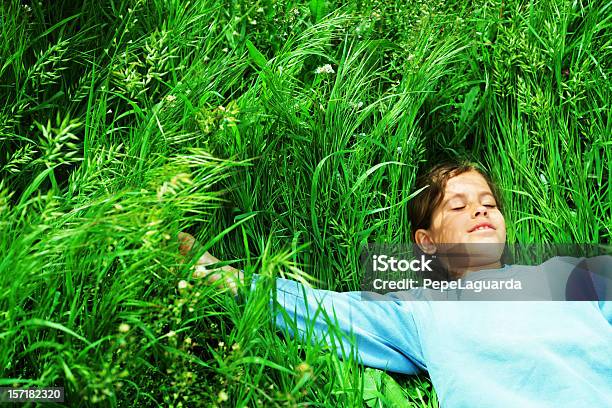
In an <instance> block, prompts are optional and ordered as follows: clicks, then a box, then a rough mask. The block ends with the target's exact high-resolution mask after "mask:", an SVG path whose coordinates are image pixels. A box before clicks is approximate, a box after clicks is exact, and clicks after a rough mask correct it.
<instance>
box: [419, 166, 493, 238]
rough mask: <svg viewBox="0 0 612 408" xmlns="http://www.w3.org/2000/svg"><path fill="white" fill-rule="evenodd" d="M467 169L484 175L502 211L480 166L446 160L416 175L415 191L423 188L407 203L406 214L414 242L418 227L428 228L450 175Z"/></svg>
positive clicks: (464, 171) (456, 174)
mask: <svg viewBox="0 0 612 408" xmlns="http://www.w3.org/2000/svg"><path fill="white" fill-rule="evenodd" d="M469 171H476V172H478V173H480V174H481V175H482V177H484V179H485V180H486V182H487V184H488V185H489V188H490V189H491V192H492V193H493V197H495V201H496V202H497V208H499V210H500V211H502V202H501V199H500V195H499V191H498V189H497V186H496V185H495V184H494V183H493V182H492V181H491V178H490V177H489V176H488V175H487V174H486V173H485V172H484V170H482V168H481V167H480V166H479V165H478V164H476V163H472V162H469V161H461V162H446V163H442V164H438V165H435V166H434V167H432V168H430V169H429V170H427V171H426V172H424V173H421V174H419V175H417V179H416V183H415V191H418V190H420V189H422V188H424V190H423V191H421V192H420V193H418V194H417V195H416V196H415V197H414V198H413V199H412V200H410V201H409V203H408V216H409V217H410V238H411V239H412V242H415V240H414V236H415V233H416V231H417V230H418V229H421V228H422V229H428V228H429V227H430V225H431V218H432V216H433V213H434V211H435V210H436V208H438V206H439V205H440V203H441V202H442V199H443V198H444V190H445V188H446V183H447V181H448V180H449V179H451V178H452V177H455V176H458V175H459V174H462V173H467V172H469Z"/></svg>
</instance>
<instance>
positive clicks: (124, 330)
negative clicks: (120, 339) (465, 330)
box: [119, 323, 130, 333]
mask: <svg viewBox="0 0 612 408" xmlns="http://www.w3.org/2000/svg"><path fill="white" fill-rule="evenodd" d="M129 331H130V325H129V324H127V323H121V324H120V325H119V332H121V333H127V332H129Z"/></svg>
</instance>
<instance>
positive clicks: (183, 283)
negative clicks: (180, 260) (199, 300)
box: [178, 279, 189, 289]
mask: <svg viewBox="0 0 612 408" xmlns="http://www.w3.org/2000/svg"><path fill="white" fill-rule="evenodd" d="M188 286H189V283H188V282H187V281H186V280H184V279H182V280H180V281H179V283H178V288H179V289H187V287H188Z"/></svg>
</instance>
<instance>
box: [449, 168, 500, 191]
mask: <svg viewBox="0 0 612 408" xmlns="http://www.w3.org/2000/svg"><path fill="white" fill-rule="evenodd" d="M481 192H488V193H492V192H491V189H490V188H489V184H488V183H487V181H486V180H485V178H484V177H483V176H482V174H480V173H478V172H477V171H473V170H472V171H468V172H465V173H461V174H459V175H457V176H455V177H452V178H450V179H448V181H447V182H446V188H445V189H444V195H445V196H448V195H451V194H461V193H463V194H468V193H481Z"/></svg>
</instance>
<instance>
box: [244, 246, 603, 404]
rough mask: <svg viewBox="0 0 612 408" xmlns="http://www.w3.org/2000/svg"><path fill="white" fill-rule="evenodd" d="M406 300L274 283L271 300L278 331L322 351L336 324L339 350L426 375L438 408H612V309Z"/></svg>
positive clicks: (482, 274)
mask: <svg viewBox="0 0 612 408" xmlns="http://www.w3.org/2000/svg"><path fill="white" fill-rule="evenodd" d="M581 259H584V258H581ZM608 259H609V257H608ZM578 261H579V259H578V258H552V259H551V260H549V261H547V262H545V263H543V264H542V265H539V266H535V267H534V266H523V265H513V266H505V267H504V268H502V269H497V270H486V271H479V272H473V273H471V274H469V275H468V276H469V277H470V278H471V279H474V278H477V279H486V278H487V277H490V276H493V277H499V274H500V273H503V274H509V275H512V276H515V277H517V278H521V276H527V274H533V273H534V272H535V273H537V272H538V271H546V270H548V271H551V270H554V271H559V270H565V271H571V269H572V268H573V267H574V266H575V265H576V264H577V263H578ZM606 267H610V263H607V266H606ZM252 287H254V285H253V286H252ZM405 294H406V292H403V294H402V295H400V292H395V293H392V294H387V295H385V298H386V299H387V301H365V300H363V299H362V292H342V293H339V292H332V291H327V290H317V289H313V288H309V287H305V286H303V285H301V284H300V283H298V282H295V281H292V280H287V279H281V278H278V279H277V280H276V295H277V296H276V299H277V300H278V303H279V304H280V305H281V306H282V309H284V311H286V312H287V313H282V310H279V311H278V313H277V314H276V325H277V326H278V327H281V328H284V327H286V328H287V329H288V330H289V331H290V332H291V333H292V334H294V333H293V330H292V329H291V327H292V325H293V324H294V325H296V326H295V327H297V329H298V332H299V335H300V337H301V338H304V337H305V331H306V330H307V329H308V328H311V329H312V330H313V333H312V334H313V335H314V337H315V338H316V339H318V340H324V341H327V340H329V331H330V330H329V324H328V323H329V322H330V320H329V319H330V318H331V319H332V320H336V321H337V327H338V328H339V329H340V330H341V331H342V332H343V333H345V334H346V335H343V336H342V342H343V343H344V348H345V349H347V350H350V343H351V340H350V339H351V338H353V339H355V340H356V343H355V345H356V348H357V350H356V352H357V356H358V358H359V360H360V361H361V363H363V364H364V365H367V366H371V367H375V368H380V369H383V370H388V371H394V372H399V373H406V374H416V373H418V372H419V371H421V370H426V371H428V372H429V376H430V377H431V381H432V383H433V385H434V388H435V389H436V392H437V394H438V397H439V399H440V402H441V405H442V407H444V408H455V407H470V408H474V407H487V408H489V407H512V408H516V407H521V408H524V407H538V408H541V407H554V408H558V407H612V302H609V301H596V300H594V301H428V300H414V301H405V300H400V299H401V298H405ZM376 296H382V295H376ZM319 305H321V306H322V308H319ZM287 319H290V320H292V321H293V324H291V323H289V324H288V321H287ZM338 352H339V353H340V351H338Z"/></svg>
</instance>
